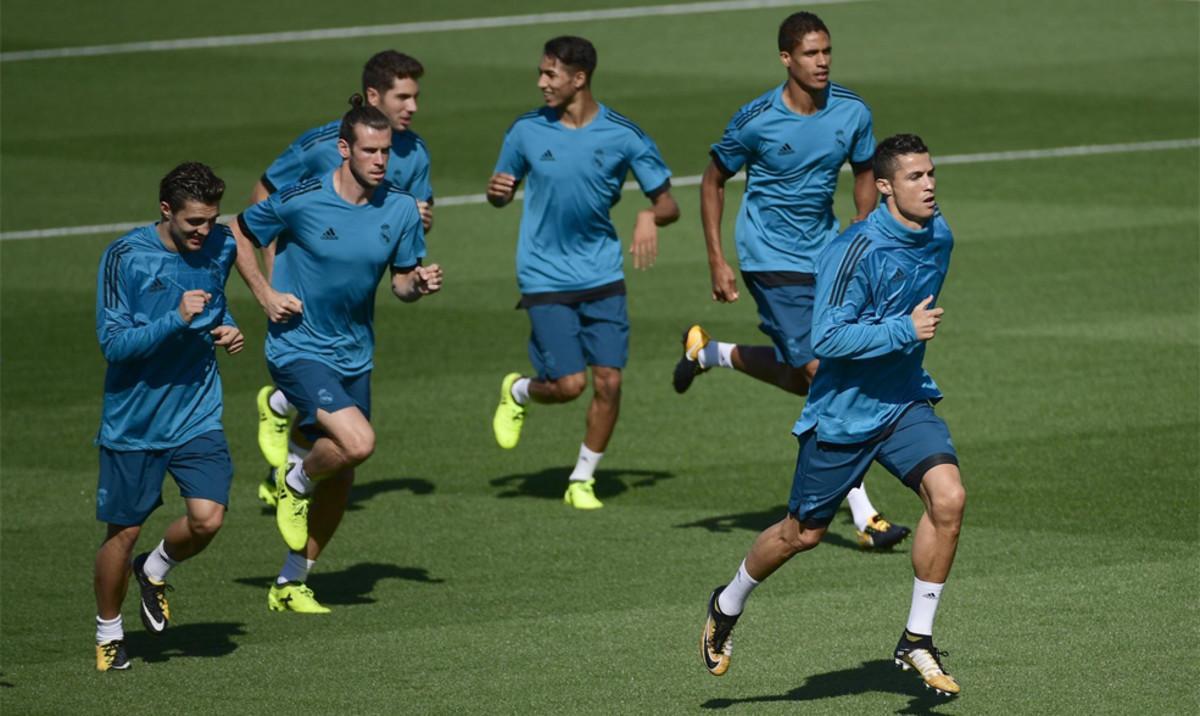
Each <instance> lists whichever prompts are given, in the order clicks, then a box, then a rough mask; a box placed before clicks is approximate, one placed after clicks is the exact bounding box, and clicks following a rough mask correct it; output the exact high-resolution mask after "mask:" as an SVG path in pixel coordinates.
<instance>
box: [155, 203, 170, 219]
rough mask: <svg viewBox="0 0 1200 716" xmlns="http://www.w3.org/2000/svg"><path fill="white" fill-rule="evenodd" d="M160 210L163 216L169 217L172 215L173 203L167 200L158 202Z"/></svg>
mask: <svg viewBox="0 0 1200 716" xmlns="http://www.w3.org/2000/svg"><path fill="white" fill-rule="evenodd" d="M158 212H159V213H160V214H162V218H164V219H169V218H170V217H171V205H170V204H168V203H167V202H165V201H160V202H158Z"/></svg>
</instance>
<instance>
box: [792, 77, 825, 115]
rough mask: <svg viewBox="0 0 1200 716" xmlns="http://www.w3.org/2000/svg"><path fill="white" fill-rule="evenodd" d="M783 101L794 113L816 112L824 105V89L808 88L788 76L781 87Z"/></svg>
mask: <svg viewBox="0 0 1200 716" xmlns="http://www.w3.org/2000/svg"><path fill="white" fill-rule="evenodd" d="M783 103H784V104H786V105H787V106H788V109H790V110H792V111H793V112H795V113H796V114H816V113H817V111H818V110H820V109H821V108H822V107H824V106H825V90H823V89H819V90H810V89H808V88H806V87H804V86H803V85H801V84H800V83H799V82H797V81H796V80H795V79H793V78H792V77H790V76H789V77H788V81H787V85H786V86H784V88H783Z"/></svg>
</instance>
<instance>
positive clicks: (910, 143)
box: [871, 134, 929, 181]
mask: <svg viewBox="0 0 1200 716" xmlns="http://www.w3.org/2000/svg"><path fill="white" fill-rule="evenodd" d="M928 153H929V147H927V146H925V142H924V141H923V140H922V139H921V138H920V137H918V136H917V135H915V134H893V135H892V136H890V137H888V138H887V139H885V140H883V141H882V142H880V143H879V144H878V145H877V146H876V147H875V156H874V157H873V158H872V160H871V168H872V169H873V170H874V171H875V178H876V179H887V180H888V181H891V179H892V177H893V176H894V175H895V173H896V167H897V166H898V165H899V164H900V162H898V161H897V159H899V158H900V157H902V156H904V155H905V154H928Z"/></svg>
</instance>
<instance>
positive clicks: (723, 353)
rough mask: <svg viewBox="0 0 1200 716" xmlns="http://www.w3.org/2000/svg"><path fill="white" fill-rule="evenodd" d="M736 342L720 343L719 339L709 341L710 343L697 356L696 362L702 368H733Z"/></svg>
mask: <svg viewBox="0 0 1200 716" xmlns="http://www.w3.org/2000/svg"><path fill="white" fill-rule="evenodd" d="M735 345H737V344H736V343H720V342H718V341H709V342H708V345H706V346H704V347H703V348H701V349H700V353H699V354H698V355H697V356H696V362H698V363H699V364H700V367H701V368H712V367H713V366H716V367H718V368H732V367H733V348H734V346H735Z"/></svg>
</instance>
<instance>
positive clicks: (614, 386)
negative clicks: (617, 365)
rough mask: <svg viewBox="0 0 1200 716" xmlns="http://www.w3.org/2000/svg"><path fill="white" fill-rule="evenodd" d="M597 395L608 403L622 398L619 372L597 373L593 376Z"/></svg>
mask: <svg viewBox="0 0 1200 716" xmlns="http://www.w3.org/2000/svg"><path fill="white" fill-rule="evenodd" d="M592 381H593V383H594V384H595V389H596V395H597V396H599V397H600V398H602V399H604V400H608V401H616V400H618V399H620V397H621V373H620V372H619V371H604V372H603V373H600V372H597V373H595V374H594V375H593V376H592Z"/></svg>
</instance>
